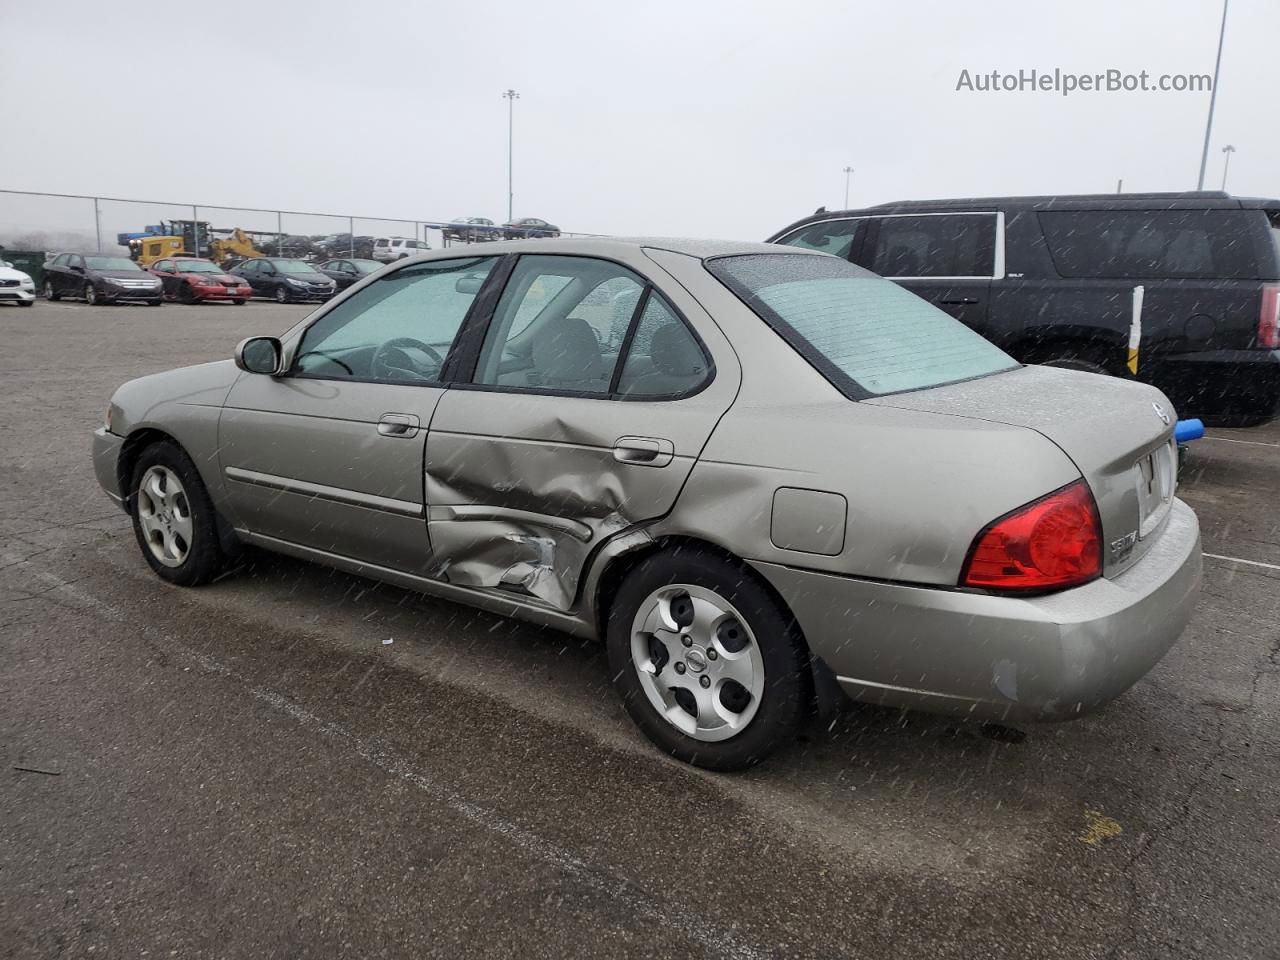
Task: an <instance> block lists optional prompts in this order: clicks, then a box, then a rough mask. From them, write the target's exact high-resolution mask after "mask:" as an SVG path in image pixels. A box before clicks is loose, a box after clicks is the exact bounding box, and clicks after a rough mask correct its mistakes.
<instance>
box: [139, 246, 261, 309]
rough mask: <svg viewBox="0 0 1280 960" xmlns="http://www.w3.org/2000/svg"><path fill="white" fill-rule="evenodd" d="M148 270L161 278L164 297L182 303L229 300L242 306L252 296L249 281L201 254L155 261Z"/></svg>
mask: <svg viewBox="0 0 1280 960" xmlns="http://www.w3.org/2000/svg"><path fill="white" fill-rule="evenodd" d="M148 269H149V270H150V271H151V273H153V274H155V275H156V276H157V277H159V278H160V282H161V283H162V284H163V285H164V298H165V299H166V300H179V301H181V302H182V303H198V302H199V301H201V300H231V301H233V302H235V303H236V304H237V305H242V304H244V303H245V302H246V301H247V300H248V299H249V298H250V297H251V296H253V288H252V287H250V286H249V284H248V283H246V282H245V281H244V280H242V279H241V278H240V277H237V276H234V275H233V274H230V273H226V272H225V271H224V270H223V269H222V268H221V267H220V266H218V265H217V264H216V263H214V262H213V261H212V260H205V259H203V258H201V257H174V258H173V259H171V260H157V261H156V262H155V263H153V264H151V266H150V267H148Z"/></svg>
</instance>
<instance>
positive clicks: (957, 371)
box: [707, 254, 1018, 399]
mask: <svg viewBox="0 0 1280 960" xmlns="http://www.w3.org/2000/svg"><path fill="white" fill-rule="evenodd" d="M707 269H708V270H710V271H711V273H712V274H713V275H714V276H715V277H716V278H717V279H719V280H720V281H721V282H722V283H724V284H725V286H727V287H728V288H729V289H730V290H732V291H733V293H734V294H736V295H737V297H738V298H739V299H740V300H742V302H743V303H745V304H746V305H747V306H748V307H750V308H751V310H752V311H754V312H755V313H756V315H757V316H759V317H760V318H761V319H762V320H764V321H765V323H767V324H768V325H769V326H770V327H772V328H773V330H774V331H775V332H777V333H778V334H779V336H781V337H782V338H783V339H784V340H785V341H786V342H787V343H788V344H790V345H791V347H792V348H794V349H795V350H796V351H797V352H798V353H799V354H800V355H801V356H803V357H804V358H805V359H806V360H808V361H809V362H810V363H811V364H812V365H813V366H814V367H815V368H816V369H817V370H818V371H819V372H820V373H821V374H822V375H823V376H825V377H826V378H827V379H828V380H829V381H830V382H831V384H832V385H833V386H835V387H836V388H837V389H838V390H840V391H841V392H842V393H844V395H845V396H847V397H849V398H850V399H862V398H864V397H867V396H875V395H878V394H886V393H900V392H902V391H906V390H921V389H925V388H928V387H937V386H942V385H943V384H946V383H955V382H957V381H960V380H971V379H974V378H976V377H982V376H987V375H989V374H993V373H999V372H1001V371H1004V370H1012V369H1015V368H1017V366H1018V364H1017V362H1016V361H1015V360H1014V359H1013V358H1012V357H1010V356H1009V355H1008V354H1007V353H1005V352H1004V351H1003V350H1001V349H1000V348H999V347H997V346H995V345H994V344H992V343H990V342H989V341H987V340H985V339H983V338H982V337H981V336H979V335H978V334H976V333H974V332H973V331H972V330H970V329H969V328H968V327H966V326H964V324H962V323H960V322H959V321H958V320H955V319H954V318H952V317H951V316H949V315H947V314H946V313H943V312H942V311H941V310H939V309H938V308H937V307H934V306H933V305H932V304H930V303H928V302H927V301H925V300H922V299H921V298H920V297H917V296H916V295H915V294H913V293H911V292H909V291H907V290H905V289H903V288H902V287H900V286H898V285H897V284H895V283H892V282H890V281H888V280H883V279H881V278H879V277H875V276H872V275H871V274H869V273H867V272H866V271H865V270H861V269H859V268H858V267H855V266H853V265H852V264H850V263H847V262H845V261H843V260H836V259H835V258H833V257H816V256H811V255H807V254H753V255H743V256H732V257H721V258H718V259H715V260H710V261H708V262H707Z"/></svg>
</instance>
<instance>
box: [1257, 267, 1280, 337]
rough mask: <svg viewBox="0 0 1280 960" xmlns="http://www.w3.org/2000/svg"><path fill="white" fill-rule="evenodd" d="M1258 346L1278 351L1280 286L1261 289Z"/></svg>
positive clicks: (1266, 286) (1265, 285)
mask: <svg viewBox="0 0 1280 960" xmlns="http://www.w3.org/2000/svg"><path fill="white" fill-rule="evenodd" d="M1258 346H1259V347H1262V348H1263V349H1265V350H1277V349H1280V284H1275V283H1268V284H1264V285H1263V287H1262V311H1261V312H1260V313H1259V314H1258Z"/></svg>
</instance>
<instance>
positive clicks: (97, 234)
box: [93, 197, 102, 253]
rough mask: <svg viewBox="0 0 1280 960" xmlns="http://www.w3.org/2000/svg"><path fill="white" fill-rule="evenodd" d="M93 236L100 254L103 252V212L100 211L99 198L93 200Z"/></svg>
mask: <svg viewBox="0 0 1280 960" xmlns="http://www.w3.org/2000/svg"><path fill="white" fill-rule="evenodd" d="M93 235H94V238H95V240H96V241H97V244H98V252H99V253H101V252H102V212H101V211H100V210H99V209H98V198H97V197H94V198H93Z"/></svg>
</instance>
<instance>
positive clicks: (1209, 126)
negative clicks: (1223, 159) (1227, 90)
mask: <svg viewBox="0 0 1280 960" xmlns="http://www.w3.org/2000/svg"><path fill="white" fill-rule="evenodd" d="M1228 3H1230V0H1222V26H1221V27H1220V28H1219V29H1218V59H1217V60H1215V61H1214V62H1213V89H1212V90H1210V91H1209V116H1208V118H1207V119H1206V120H1205V122H1204V149H1203V150H1202V151H1200V179H1199V180H1197V181H1196V189H1197V190H1203V189H1204V168H1205V166H1206V165H1207V164H1208V163H1209V133H1210V131H1211V130H1213V107H1214V104H1215V103H1217V100H1218V70H1219V68H1221V67H1222V40H1223V38H1224V37H1225V36H1226V35H1227V4H1228Z"/></svg>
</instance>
